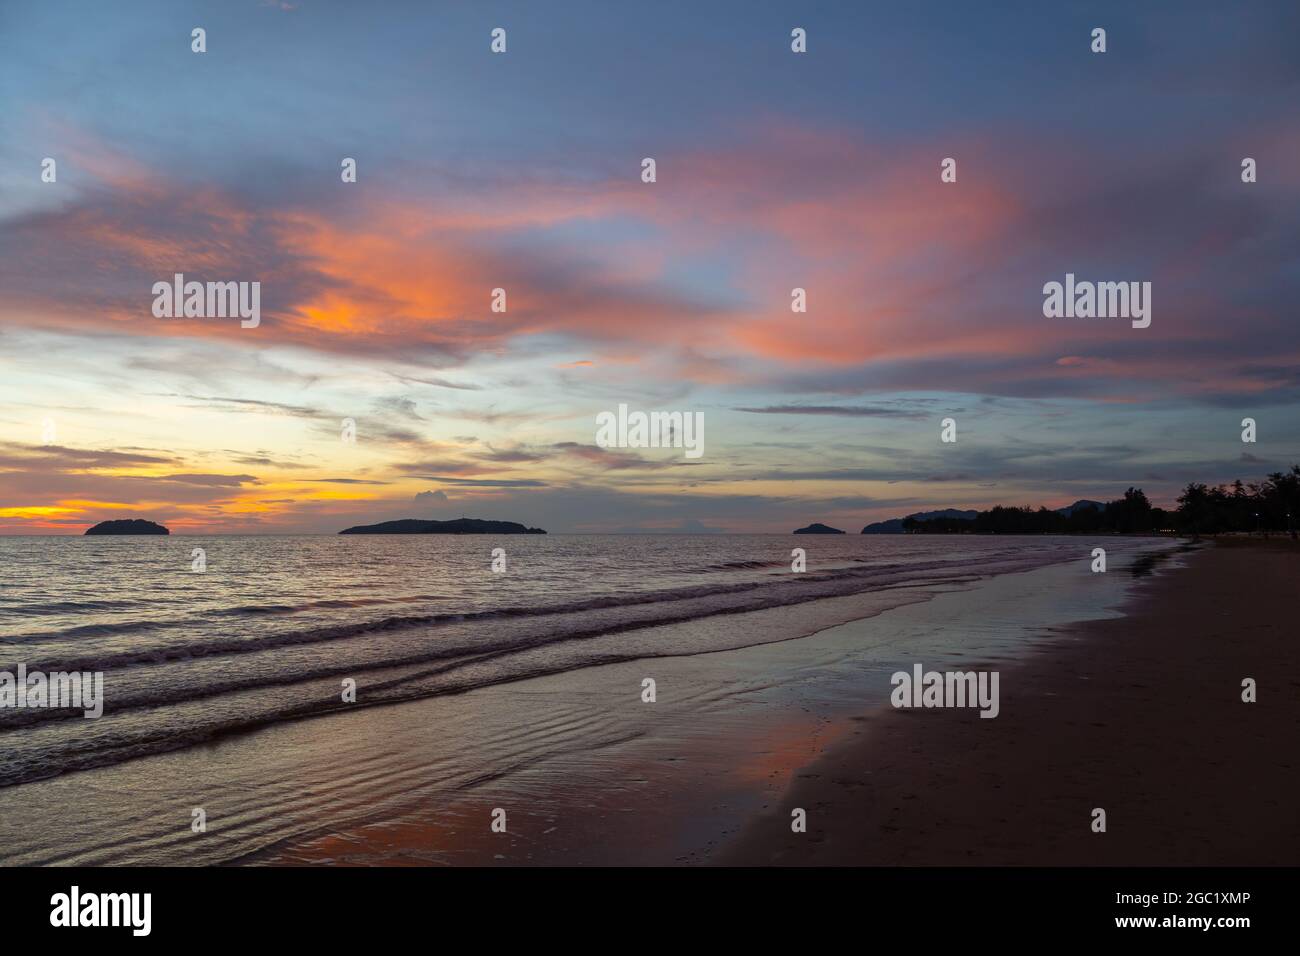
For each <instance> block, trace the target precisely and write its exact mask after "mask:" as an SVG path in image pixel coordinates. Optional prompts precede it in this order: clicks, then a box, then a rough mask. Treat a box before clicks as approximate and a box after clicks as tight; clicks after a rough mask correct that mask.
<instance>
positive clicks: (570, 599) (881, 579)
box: [0, 535, 1172, 786]
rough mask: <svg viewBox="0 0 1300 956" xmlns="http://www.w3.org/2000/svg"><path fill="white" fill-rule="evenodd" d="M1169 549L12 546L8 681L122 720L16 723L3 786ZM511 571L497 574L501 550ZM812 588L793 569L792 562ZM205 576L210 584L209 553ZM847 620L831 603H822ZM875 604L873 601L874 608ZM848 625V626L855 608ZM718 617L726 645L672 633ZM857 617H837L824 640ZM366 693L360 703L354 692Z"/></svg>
mask: <svg viewBox="0 0 1300 956" xmlns="http://www.w3.org/2000/svg"><path fill="white" fill-rule="evenodd" d="M1098 543H1101V544H1102V545H1104V546H1105V547H1106V548H1107V550H1108V552H1110V553H1111V555H1112V557H1111V561H1112V564H1113V566H1114V567H1116V568H1119V567H1122V566H1123V565H1124V564H1125V563H1126V562H1131V561H1132V560H1133V559H1134V557H1135V556H1136V554H1138V553H1140V552H1144V551H1148V550H1151V549H1161V548H1167V547H1169V546H1170V545H1171V544H1172V542H1169V541H1162V540H1150V539H1148V540H1142V539H1121V538H1107V539H1099V540H1098V541H1093V540H1092V539H1082V538H1049V537H1041V538H1038V537H1022V538H1011V537H978V538H976V537H962V538H951V537H920V536H873V535H844V536H838V535H837V536H799V537H792V536H788V535H752V536H715V535H701V536H586V535H546V536H501V537H497V536H490V535H485V536H464V537H456V536H440V535H429V536H256V537H255V536H230V537H223V536H214V537H186V536H171V537H156V538H155V537H45V538H41V537H8V538H0V670H8V671H14V670H16V668H17V666H18V665H19V664H20V663H21V664H24V665H25V666H26V668H27V669H28V671H29V672H30V671H36V670H40V671H46V672H50V671H60V670H81V671H87V670H89V671H101V672H103V674H104V698H105V709H104V715H103V717H101V718H99V719H97V720H85V719H83V718H82V716H81V714H80V712H69V711H66V710H48V709H46V710H40V709H25V710H14V709H7V710H0V754H3V758H2V759H0V786H13V785H17V784H21V783H24V782H27V781H32V780H36V779H40V778H44V777H49V776H53V775H57V774H61V773H66V772H68V771H71V770H77V769H83V768H89V767H95V766H104V765H109V764H114V763H119V762H121V761H124V760H127V759H129V758H131V757H135V756H141V755H145V754H150V753H158V752H162V751H167V750H175V749H177V748H183V747H187V746H192V745H195V744H198V743H200V742H203V741H205V740H210V739H213V738H215V737H218V736H221V735H224V734H228V733H230V732H233V731H238V730H242V729H251V728H254V727H258V726H264V725H267V724H273V723H277V722H281V721H286V720H291V719H296V718H302V717H306V716H311V715H316V714H324V713H328V712H331V711H340V710H347V709H350V708H356V707H366V706H370V705H375V704H382V703H392V702H396V701H401V700H409V699H415V698H424V697H436V696H441V695H452V694H458V693H462V692H464V691H466V690H470V689H473V688H476V687H483V686H487V685H494V684H502V683H507V682H512V681H518V680H521V679H525V678H529V677H535V676H539V675H544V674H562V673H566V672H570V671H575V670H577V669H580V668H584V667H589V666H592V665H596V664H605V663H613V662H618V661H631V660H636V659H640V658H652V657H658V656H669V655H682V654H698V653H702V652H708V651H715V650H722V649H728V648H738V647H744V646H746V645H749V644H756V643H768V642H771V641H774V640H789V639H793V638H798V637H802V636H805V635H806V634H808V633H812V631H814V630H817V629H818V627H819V619H818V617H817V615H816V614H815V613H814V614H810V615H804V616H803V617H801V621H802V623H801V624H800V626H799V627H797V628H789V627H786V628H775V629H763V628H737V627H730V626H727V625H728V621H729V620H734V618H730V619H729V617H728V615H733V614H736V613H738V612H743V611H751V610H757V609H763V608H775V607H791V606H796V605H799V606H806V607H808V608H809V609H816V608H817V607H819V606H821V605H818V604H816V603H813V602H817V601H819V600H820V599H826V598H839V597H844V596H848V595H865V596H868V597H870V598H871V600H872V602H873V603H872V605H871V606H872V609H873V612H874V611H878V610H880V609H883V608H886V607H890V606H894V605H897V604H902V603H906V602H908V601H910V600H915V597H914V596H913V595H914V592H915V591H916V590H917V589H918V588H922V587H930V586H934V585H961V584H966V583H970V582H972V581H975V580H977V579H979V578H983V577H989V576H992V575H998V574H1005V573H1009V572H1015V571H1024V570H1029V569H1032V568H1036V567H1041V566H1044V565H1048V564H1053V563H1058V562H1066V561H1077V562H1081V563H1082V564H1084V565H1086V562H1087V560H1088V554H1089V552H1090V550H1091V548H1092V547H1093V546H1094V545H1095V544H1098ZM498 547H500V548H504V549H505V551H506V555H507V562H508V568H507V571H506V572H505V573H494V572H493V571H492V570H491V564H492V549H493V548H498ZM795 547H801V548H805V549H806V550H807V552H808V570H807V572H806V573H803V574H795V573H792V572H791V568H790V562H791V549H792V548H795ZM194 548H202V549H204V551H205V552H206V563H207V570H206V572H204V573H196V572H194V571H192V570H191V565H192V551H193V549H194ZM823 603H824V604H825V605H826V606H828V607H829V606H830V605H831V604H833V603H834V602H823ZM864 606H865V605H864ZM837 614H839V615H840V618H842V617H843V611H842V609H840V610H839V611H837ZM701 619H709V620H712V621H715V622H716V626H712V627H695V628H692V629H689V638H686V637H683V636H682V633H683V632H681V630H680V629H678V630H674V629H673V628H666V627H663V626H662V625H666V624H673V623H679V622H687V621H700V620H701ZM836 620H838V618H832V617H827V619H826V620H825V622H824V623H825V624H831V623H835V622H836ZM345 678H351V679H353V680H355V681H356V683H357V688H358V701H357V703H344V702H343V700H342V692H341V682H342V681H343V680H344V679H345Z"/></svg>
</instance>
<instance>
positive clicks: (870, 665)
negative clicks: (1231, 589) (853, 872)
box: [235, 550, 1181, 866]
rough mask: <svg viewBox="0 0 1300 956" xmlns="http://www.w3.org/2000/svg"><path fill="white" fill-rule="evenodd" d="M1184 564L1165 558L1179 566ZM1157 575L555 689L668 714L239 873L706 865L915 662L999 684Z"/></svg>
mask: <svg viewBox="0 0 1300 956" xmlns="http://www.w3.org/2000/svg"><path fill="white" fill-rule="evenodd" d="M1180 555H1181V552H1175V551H1172V550H1171V551H1169V552H1165V557H1167V558H1172V559H1173V560H1174V561H1175V562H1177V561H1178V560H1180ZM1163 563H1164V562H1163V561H1162V560H1159V559H1157V564H1158V565H1159V564H1163ZM1149 565H1150V561H1149V560H1145V559H1143V558H1139V559H1138V560H1137V561H1135V562H1134V563H1133V566H1132V567H1128V568H1126V569H1124V570H1120V569H1116V573H1112V574H1107V575H1095V574H1091V573H1088V571H1087V570H1086V565H1085V566H1084V569H1083V570H1082V572H1081V571H1080V569H1079V568H1078V567H1077V566H1074V567H1071V566H1067V565H1060V564H1057V565H1051V566H1047V567H1043V568H1039V569H1036V570H1033V571H1028V572H1021V573H1015V574H1006V575H999V576H995V577H992V578H989V579H985V580H983V581H981V582H979V583H978V584H977V585H974V586H971V587H963V588H960V589H953V590H949V591H946V592H945V593H939V594H936V595H933V596H931V597H930V598H929V599H928V600H925V601H922V602H919V603H913V604H909V605H906V606H902V607H897V608H894V609H891V610H889V611H885V612H884V613H882V614H878V615H874V616H872V617H869V618H864V619H855V620H849V621H847V622H846V623H843V624H838V625H834V626H831V627H828V628H825V629H823V630H821V631H819V632H817V633H815V634H810V635H809V636H808V637H804V638H800V639H798V640H791V641H782V642H777V643H773V644H766V645H757V646H751V647H748V648H743V649H738V650H731V651H720V652H713V653H710V654H707V655H703V656H699V657H695V658H675V659H673V658H670V659H663V660H658V661H654V662H644V661H640V662H634V663H630V664H628V663H624V664H614V665H607V666H602V667H598V668H595V669H589V670H587V671H585V672H583V673H582V675H581V676H579V675H571V676H567V677H553V678H546V679H543V680H541V681H538V682H537V683H536V684H534V685H533V686H532V687H530V688H528V690H527V693H529V694H533V695H541V694H543V693H544V694H546V695H547V696H561V695H567V694H569V693H571V692H572V693H576V692H577V691H576V690H575V688H577V687H578V686H583V687H584V688H585V690H584V692H586V690H589V689H590V687H591V686H592V685H604V686H605V687H620V686H621V687H626V686H629V685H631V686H636V684H637V682H638V680H639V677H640V675H641V674H642V673H654V674H655V675H656V676H657V677H658V678H659V680H660V694H661V703H660V705H659V707H661V708H662V707H664V706H665V705H668V707H669V708H673V709H669V710H656V708H641V712H643V713H645V714H646V715H647V718H648V719H649V720H650V721H651V724H649V725H645V726H644V727H643V730H642V731H641V733H640V734H639V735H638V736H637V737H636V739H631V740H628V741H621V742H617V743H615V744H614V745H613V746H611V747H608V748H604V749H603V750H601V751H600V752H599V753H596V752H593V753H591V754H588V755H586V756H583V757H578V758H575V757H573V756H572V755H566V756H565V757H561V758H560V759H559V761H558V762H550V763H548V764H547V765H538V766H531V767H527V768H516V769H514V770H513V771H512V772H510V773H509V774H505V775H502V776H501V777H500V778H497V779H493V780H491V781H488V782H486V783H484V784H482V785H477V786H475V787H473V788H471V789H470V790H468V791H464V792H461V793H458V794H455V795H454V796H451V797H450V799H443V800H439V801H434V802H425V803H424V805H423V806H421V807H419V808H415V809H413V808H411V807H407V808H406V809H404V810H403V811H402V812H399V813H396V814H389V815H386V816H384V817H382V818H378V817H372V818H371V819H370V820H368V821H362V822H355V823H352V824H347V825H344V826H341V827H333V828H327V829H325V830H322V831H320V832H317V833H315V834H313V835H309V836H306V837H298V838H290V839H287V840H283V841H277V843H276V844H275V845H274V846H271V847H268V848H266V849H265V850H262V851H259V852H256V853H253V854H250V855H248V856H246V857H243V858H241V859H239V860H237V861H235V862H237V863H244V864H254V865H258V864H260V865H280V866H283V865H289V866H295V865H297V866H301V865H321V864H335V865H340V864H341V865H428V864H434V865H447V864H460V865H538V864H542V865H547V864H551V865H553V864H560V865H655V866H659V865H673V864H707V863H710V862H713V861H714V860H715V859H716V858H717V856H718V854H719V852H720V851H722V850H723V848H724V847H726V846H727V845H728V844H729V842H730V841H732V840H734V839H736V838H737V835H738V834H743V833H744V832H745V830H746V828H747V827H748V826H750V825H751V824H752V823H753V821H756V820H758V819H761V818H762V817H763V814H764V813H766V812H768V811H769V810H770V809H771V808H772V807H774V806H778V805H781V803H782V801H783V796H782V795H783V794H784V793H785V792H786V790H787V788H788V787H789V786H790V785H791V784H792V783H796V782H797V780H798V777H799V776H800V775H801V774H804V773H806V772H807V768H808V767H809V766H810V765H812V764H814V763H815V762H816V761H817V760H819V759H821V758H822V757H824V755H825V754H826V753H828V752H830V751H831V750H832V749H833V748H834V747H835V746H836V745H838V744H840V743H842V742H843V741H845V740H848V739H852V737H853V735H855V734H857V733H859V732H860V731H861V729H862V728H863V727H864V726H868V725H869V723H870V721H871V720H873V719H874V717H866V718H864V717H863V716H862V715H861V711H862V706H863V703H864V701H868V702H880V703H886V702H887V701H888V695H889V684H888V676H889V673H890V671H891V670H892V669H893V667H894V666H897V665H899V664H900V663H901V662H902V660H903V659H904V658H905V657H906V655H907V654H911V653H920V654H923V655H925V657H924V658H923V659H925V660H927V661H930V660H934V661H941V660H942V661H945V662H958V663H961V664H962V665H963V666H964V667H971V666H983V665H985V664H987V663H988V662H995V663H996V664H998V665H1001V666H1007V665H1009V664H1011V663H1013V662H1014V661H1017V660H1019V659H1021V658H1023V657H1024V656H1025V655H1026V654H1027V653H1032V648H1033V647H1034V646H1035V644H1037V643H1040V642H1041V641H1042V640H1043V639H1044V638H1043V637H1042V634H1043V633H1044V632H1045V631H1049V630H1051V628H1052V627H1053V626H1055V625H1058V624H1064V623H1065V622H1067V621H1075V620H1081V619H1089V618H1098V617H1113V616H1116V615H1117V614H1118V613H1119V612H1118V610H1117V608H1118V607H1119V606H1121V605H1122V604H1123V602H1124V599H1125V595H1127V594H1128V593H1129V592H1130V590H1131V589H1132V587H1133V586H1134V584H1133V578H1134V577H1135V576H1139V575H1144V574H1147V573H1149V572H1150V566H1149ZM761 613H770V612H761ZM903 648H905V649H906V650H902V649H903ZM900 654H901V655H903V656H901V657H900ZM647 667H649V668H651V670H646V668H647ZM679 681H690V682H694V686H695V689H696V691H698V690H699V689H700V688H705V689H707V693H710V694H714V695H716V696H717V698H718V699H717V701H716V702H715V704H714V705H713V706H705V707H703V708H700V707H697V706H693V707H692V708H691V709H689V710H687V711H684V712H682V713H675V712H674V709H675V704H676V703H677V702H674V701H671V700H669V699H667V698H668V696H669V692H671V693H673V695H674V696H675V695H676V693H678V692H677V691H676V690H675V688H676V687H677V685H678V682H679ZM670 689H671V690H670ZM683 702H684V701H683ZM886 705H887V704H886ZM606 706H608V705H606ZM408 713H409V714H410V715H412V716H414V715H415V713H416V712H415V711H413V710H412V711H409V712H408ZM408 719H409V718H408ZM494 807H503V808H506V809H507V810H508V813H509V821H510V822H509V832H508V834H492V833H490V832H489V830H488V828H487V825H486V822H487V818H488V814H489V812H490V811H491V810H492V809H493V808H494Z"/></svg>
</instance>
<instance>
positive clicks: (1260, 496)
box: [903, 465, 1300, 535]
mask: <svg viewBox="0 0 1300 956" xmlns="http://www.w3.org/2000/svg"><path fill="white" fill-rule="evenodd" d="M1297 519H1300V465H1292V466H1291V470H1290V471H1287V472H1281V471H1277V472H1274V473H1273V474H1271V475H1269V476H1268V477H1267V478H1265V479H1263V480H1262V481H1258V482H1250V483H1245V482H1242V481H1241V479H1238V480H1236V481H1234V482H1233V483H1232V484H1230V485H1228V484H1220V485H1215V486H1213V487H1211V486H1208V485H1204V484H1201V483H1199V482H1192V483H1190V484H1188V485H1187V487H1186V488H1184V489H1183V493H1182V494H1181V495H1179V496H1178V507H1177V508H1176V509H1174V510H1173V511H1169V510H1166V509H1164V508H1156V507H1153V506H1152V504H1151V502H1150V501H1148V500H1147V496H1146V495H1145V494H1143V493H1142V489H1141V488H1129V489H1128V491H1126V492H1124V496H1123V497H1122V498H1116V499H1115V500H1114V501H1108V502H1106V503H1105V504H1103V505H1101V507H1096V506H1094V505H1088V506H1085V507H1081V508H1076V509H1074V510H1073V511H1071V512H1069V513H1068V514H1063V513H1062V512H1060V511H1054V510H1052V509H1050V508H1043V507H1040V508H1038V509H1037V510H1035V509H1034V508H1031V507H1024V508H1015V507H1010V508H1008V507H1003V506H1002V505H998V506H996V507H994V508H990V509H989V510H988V511H981V512H979V514H978V515H976V517H975V518H974V519H962V518H932V519H930V520H928V521H918V520H917V519H915V518H908V519H907V520H905V521H904V522H903V529H904V530H905V531H907V532H909V533H912V534H1111V533H1119V534H1149V533H1158V532H1174V533H1179V534H1222V533H1225V532H1234V531H1236V532H1260V533H1267V532H1279V531H1280V532H1290V533H1292V534H1293V535H1294V528H1295V523H1296V521H1297Z"/></svg>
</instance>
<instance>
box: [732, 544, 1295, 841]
mask: <svg viewBox="0 0 1300 956" xmlns="http://www.w3.org/2000/svg"><path fill="white" fill-rule="evenodd" d="M1185 560H1186V566H1185V567H1183V568H1181V569H1179V570H1177V571H1176V572H1174V573H1171V574H1166V575H1159V576H1156V577H1154V578H1152V579H1150V580H1149V581H1148V582H1146V583H1144V584H1143V585H1142V586H1141V587H1140V588H1139V589H1138V590H1137V591H1136V592H1135V593H1134V595H1133V597H1132V598H1131V600H1130V602H1129V605H1128V606H1127V607H1126V608H1125V616H1124V617H1120V618H1116V619H1111V620H1099V621H1091V622H1086V623H1083V624H1078V625H1070V626H1067V627H1065V628H1063V629H1061V631H1060V634H1059V636H1058V637H1057V638H1056V639H1055V640H1053V641H1051V642H1050V643H1049V644H1047V645H1042V646H1040V647H1039V649H1038V650H1037V651H1036V652H1035V653H1034V654H1033V655H1032V656H1030V657H1029V658H1028V659H1026V660H1025V661H1024V662H1023V663H1022V664H1020V665H1018V666H1013V667H1010V668H1003V669H1002V672H1001V714H1000V716H999V717H997V718H996V719H992V720H988V719H983V720H981V719H979V718H978V715H977V712H976V711H974V710H957V709H943V708H938V709H927V710H894V709H892V708H889V707H885V708H882V709H880V710H878V711H876V712H873V713H868V714H863V715H862V717H861V719H860V721H859V722H860V727H859V728H858V730H857V731H856V732H855V733H853V734H851V735H849V737H848V738H847V739H845V740H843V741H842V742H841V743H839V744H838V745H837V746H835V747H833V748H831V749H830V750H829V751H828V753H827V754H826V755H825V756H824V757H822V758H820V759H819V760H817V761H816V762H814V763H813V764H812V765H811V766H809V767H807V768H805V769H804V770H802V771H801V772H799V773H797V774H796V777H795V781H794V783H793V785H792V786H791V787H790V789H789V790H788V791H787V792H786V793H785V794H784V795H783V796H782V797H781V799H780V801H779V806H778V807H777V808H774V809H773V810H772V811H770V812H768V813H766V814H764V815H763V816H762V817H760V818H759V819H757V820H754V821H753V822H751V823H750V824H749V825H748V826H747V827H746V828H745V829H744V830H743V831H742V832H741V833H740V834H739V835H738V836H737V837H736V838H735V839H734V841H732V842H731V843H730V844H729V845H728V846H727V847H725V848H724V850H723V851H722V852H721V853H719V854H716V855H715V856H714V857H713V859H712V861H711V862H715V863H721V864H729V865H768V864H780V865H800V866H815V865H886V866H894V865H961V864H974V865H1030V864H1033V865H1060V866H1079V865H1085V866H1086V865H1144V866H1145V865H1175V866H1181V865H1191V866H1195V865H1294V864H1296V863H1297V862H1298V861H1300V813H1297V812H1296V802H1297V798H1298V797H1300V750H1298V748H1297V741H1298V740H1300V631H1298V630H1297V627H1296V623H1295V616H1294V613H1295V608H1296V601H1297V597H1296V596H1297V593H1298V592H1300V588H1298V587H1297V585H1298V584H1300V547H1297V546H1296V545H1295V544H1294V543H1293V542H1290V541H1287V540H1285V539H1274V540H1273V541H1270V542H1251V541H1232V540H1224V541H1220V542H1217V543H1216V544H1215V545H1214V546H1212V547H1207V548H1205V549H1203V550H1201V551H1198V552H1195V553H1193V554H1191V555H1189V556H1187V558H1186V559H1185ZM1246 677H1251V678H1254V679H1255V681H1256V682H1257V684H1258V702H1257V703H1244V702H1243V701H1242V680H1243V678H1246ZM796 807H800V808H803V809H805V810H806V811H807V817H808V825H807V832H806V833H799V834H796V833H793V832H791V825H790V819H791V818H790V812H791V809H792V808H796ZM1098 807H1100V808H1104V809H1105V811H1106V815H1107V819H1106V832H1105V833H1095V832H1093V830H1092V827H1091V823H1092V819H1093V817H1092V813H1093V810H1094V808H1098Z"/></svg>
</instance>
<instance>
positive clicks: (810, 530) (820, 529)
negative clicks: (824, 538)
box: [794, 521, 844, 534]
mask: <svg viewBox="0 0 1300 956" xmlns="http://www.w3.org/2000/svg"><path fill="white" fill-rule="evenodd" d="M843 533H844V532H843V531H841V530H840V529H839V528H830V527H827V526H826V525H824V524H821V523H820V522H816V521H814V522H813V523H812V524H810V525H809V526H808V527H806V528H796V529H795V530H794V534H843Z"/></svg>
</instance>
